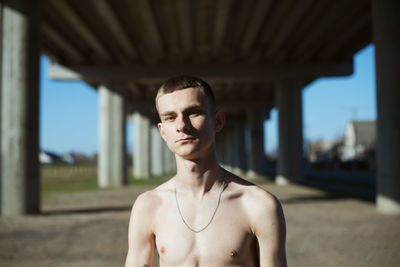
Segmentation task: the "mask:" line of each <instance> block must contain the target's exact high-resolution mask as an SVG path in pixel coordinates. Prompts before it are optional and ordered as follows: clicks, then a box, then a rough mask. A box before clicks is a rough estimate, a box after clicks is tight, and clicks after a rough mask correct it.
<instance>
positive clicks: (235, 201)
mask: <svg viewBox="0 0 400 267" xmlns="http://www.w3.org/2000/svg"><path fill="white" fill-rule="evenodd" d="M230 187H231V188H230ZM248 187H249V186H244V185H237V184H233V185H230V186H228V188H227V190H226V191H224V192H223V194H222V196H221V202H220V205H219V207H218V210H217V211H216V214H215V217H214V218H213V220H212V221H211V223H210V225H209V226H208V227H207V228H206V229H204V230H203V231H201V232H200V233H194V232H192V231H191V230H189V228H188V227H187V226H186V225H185V224H184V222H183V221H182V217H183V218H184V219H185V220H186V222H187V223H188V225H189V226H190V227H191V228H192V229H195V230H199V229H202V228H203V227H204V226H205V225H207V224H208V222H209V221H210V219H211V217H212V214H213V212H214V210H215V208H216V206H217V202H218V196H219V194H218V193H216V194H214V195H213V196H211V197H209V198H208V199H204V201H202V202H201V203H200V204H199V203H198V202H199V201H192V202H191V201H190V197H189V196H185V195H180V196H178V201H179V206H180V209H181V213H182V214H180V213H179V211H178V208H177V203H176V199H175V196H174V190H171V185H168V183H167V184H166V185H165V186H161V187H160V188H159V189H156V190H155V193H156V194H157V195H158V197H159V198H161V202H160V203H161V205H160V206H159V207H158V208H157V212H156V216H155V218H154V219H155V220H154V221H155V224H154V235H155V243H156V247H157V251H158V253H159V256H160V266H163V267H166V266H175V267H178V266H208V267H212V266H257V264H258V263H257V262H258V256H257V253H258V245H257V239H256V237H255V235H254V234H253V232H252V229H251V222H250V220H249V211H248V210H247V209H248V208H250V207H248V206H246V201H245V198H246V194H248V193H246V192H248V191H249V189H248ZM252 187H254V186H252ZM178 192H179V191H178ZM196 203H197V204H196Z"/></svg>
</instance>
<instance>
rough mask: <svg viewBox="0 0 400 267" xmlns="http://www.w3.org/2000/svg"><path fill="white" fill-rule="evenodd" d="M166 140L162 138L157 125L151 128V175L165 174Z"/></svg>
mask: <svg viewBox="0 0 400 267" xmlns="http://www.w3.org/2000/svg"><path fill="white" fill-rule="evenodd" d="M163 150H164V140H163V139H162V138H161V135H160V132H159V131H158V128H157V125H156V124H153V125H151V127H150V153H151V163H150V168H151V175H152V176H154V175H161V174H163V173H164V160H163V158H164V154H163V153H164V152H163Z"/></svg>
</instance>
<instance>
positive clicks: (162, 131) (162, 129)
mask: <svg viewBox="0 0 400 267" xmlns="http://www.w3.org/2000/svg"><path fill="white" fill-rule="evenodd" d="M157 127H158V131H159V132H160V135H161V137H162V139H164V141H165V142H167V140H165V133H164V128H163V125H162V123H161V122H159V123H157Z"/></svg>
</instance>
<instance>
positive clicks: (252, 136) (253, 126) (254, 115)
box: [246, 110, 265, 178]
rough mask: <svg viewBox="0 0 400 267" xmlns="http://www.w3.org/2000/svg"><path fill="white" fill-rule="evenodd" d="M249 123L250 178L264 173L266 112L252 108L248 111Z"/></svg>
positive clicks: (248, 154) (248, 153) (248, 173)
mask: <svg viewBox="0 0 400 267" xmlns="http://www.w3.org/2000/svg"><path fill="white" fill-rule="evenodd" d="M246 115H247V125H248V130H249V135H248V139H249V140H248V141H249V147H248V152H247V158H248V171H247V176H248V177H249V178H256V177H258V176H263V175H264V172H263V170H264V163H265V153H264V118H265V112H263V111H260V110H252V111H248V112H247V114H246Z"/></svg>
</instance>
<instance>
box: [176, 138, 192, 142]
mask: <svg viewBox="0 0 400 267" xmlns="http://www.w3.org/2000/svg"><path fill="white" fill-rule="evenodd" d="M194 139H195V138H194V137H185V138H181V139H178V140H177V141H176V142H177V143H184V142H189V141H192V140H194Z"/></svg>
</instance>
